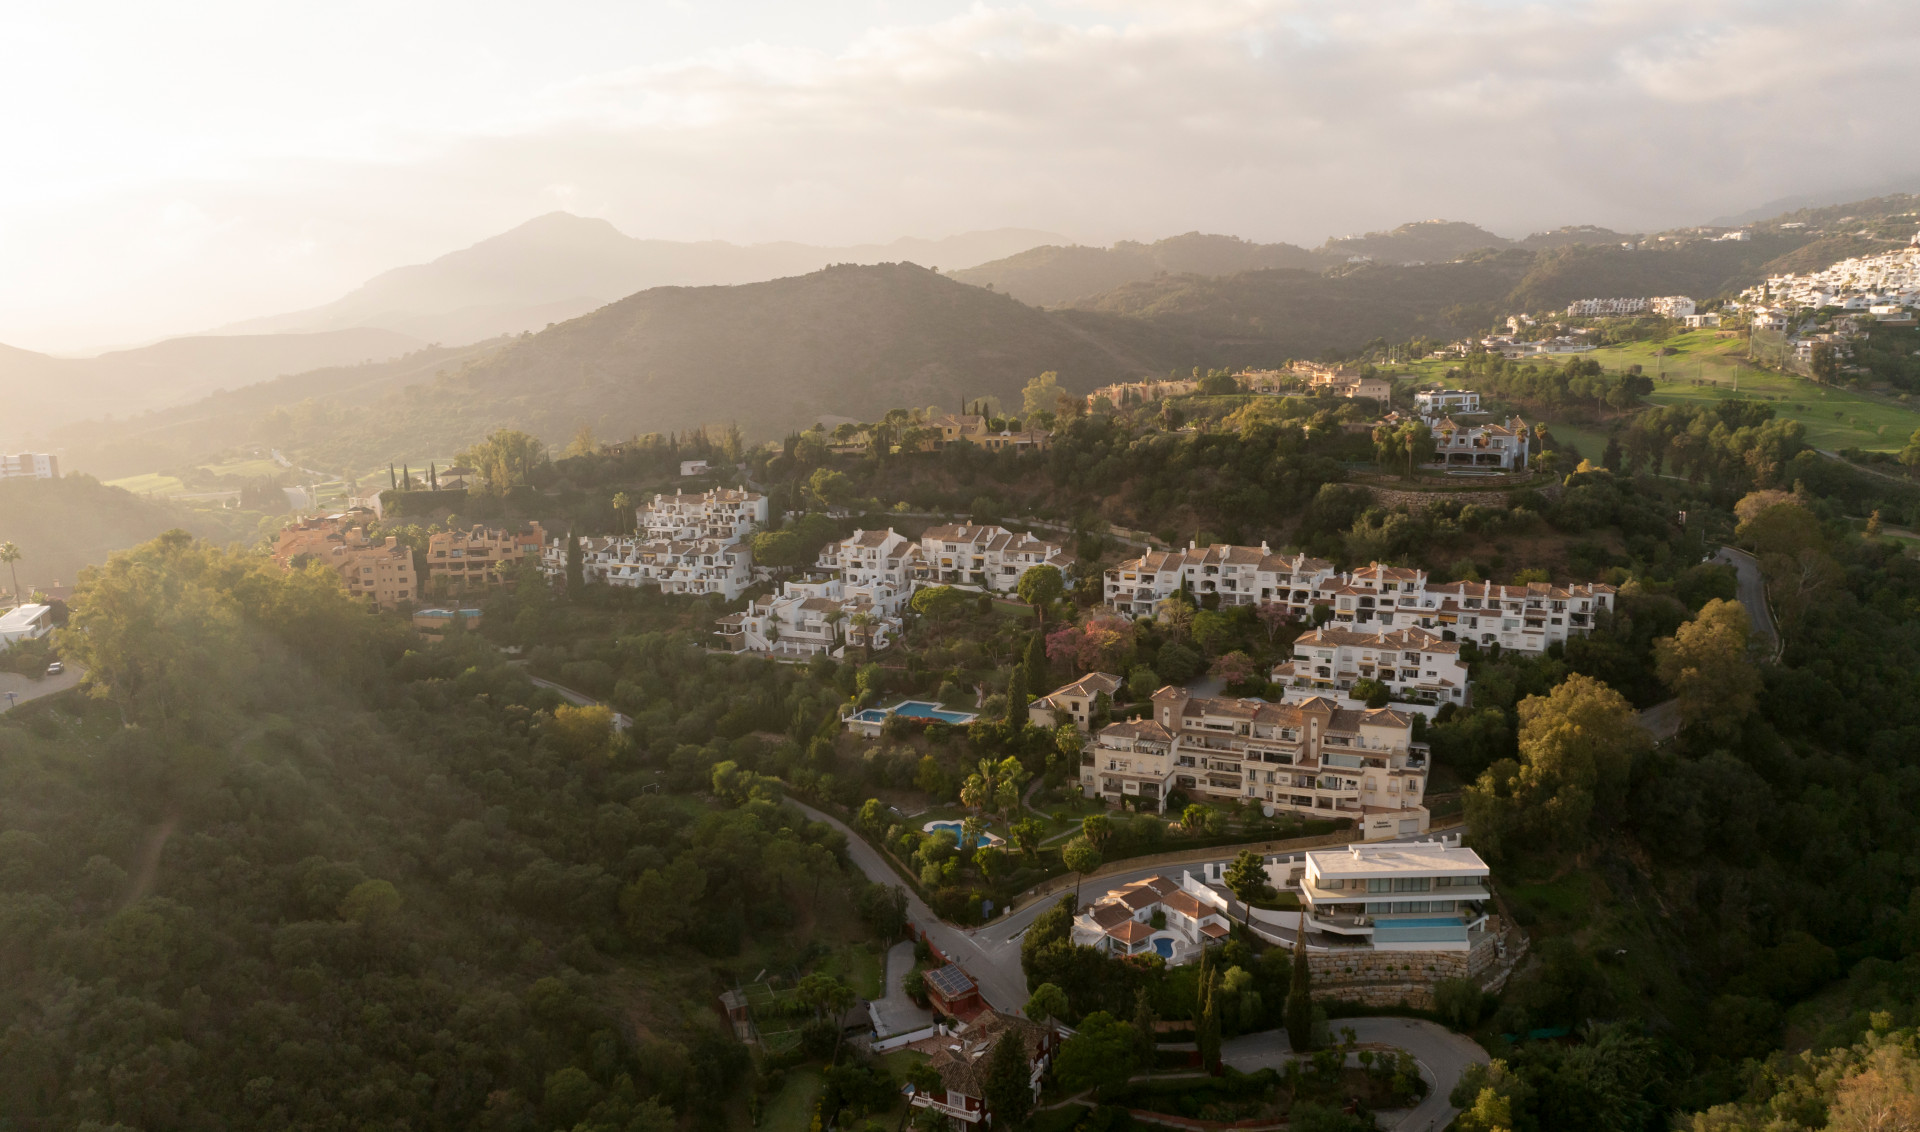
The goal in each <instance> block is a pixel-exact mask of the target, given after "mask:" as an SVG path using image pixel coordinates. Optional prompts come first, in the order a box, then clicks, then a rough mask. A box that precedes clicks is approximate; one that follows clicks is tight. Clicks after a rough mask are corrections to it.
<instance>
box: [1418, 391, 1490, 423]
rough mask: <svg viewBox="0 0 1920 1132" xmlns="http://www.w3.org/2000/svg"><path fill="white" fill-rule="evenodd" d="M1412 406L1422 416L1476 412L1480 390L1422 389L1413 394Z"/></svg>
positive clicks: (1478, 407) (1477, 410)
mask: <svg viewBox="0 0 1920 1132" xmlns="http://www.w3.org/2000/svg"><path fill="white" fill-rule="evenodd" d="M1413 407H1414V409H1415V410H1417V411H1418V412H1419V414H1420V415H1421V416H1423V417H1444V416H1449V415H1451V414H1453V413H1465V414H1473V413H1478V412H1479V411H1480V391H1479V390H1477V389H1422V390H1421V391H1420V392H1418V393H1415V394H1414V395H1413Z"/></svg>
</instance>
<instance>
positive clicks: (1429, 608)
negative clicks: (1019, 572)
mask: <svg viewBox="0 0 1920 1132" xmlns="http://www.w3.org/2000/svg"><path fill="white" fill-rule="evenodd" d="M1183 582H1184V583H1185V586H1186V590H1187V592H1188V593H1189V594H1191V595H1193V597H1194V598H1195V599H1196V600H1198V599H1200V598H1204V597H1206V596H1207V595H1209V594H1213V595H1217V596H1218V598H1219V603H1220V604H1221V605H1223V606H1226V605H1261V604H1266V603H1272V604H1274V605H1278V606H1281V607H1284V608H1285V610H1286V612H1287V614H1288V615H1289V616H1290V617H1291V618H1292V619H1293V620H1296V621H1305V620H1309V619H1310V618H1311V617H1312V616H1313V611H1314V608H1315V607H1316V606H1325V607H1327V609H1328V611H1329V617H1330V619H1331V622H1332V623H1333V624H1335V625H1336V626H1341V627H1351V628H1355V629H1358V630H1360V631H1361V632H1367V633H1381V632H1386V631H1389V630H1392V629H1394V628H1404V627H1408V626H1415V627H1418V628H1421V629H1426V630H1429V631H1432V632H1437V633H1439V634H1440V635H1441V637H1442V639H1450V640H1469V641H1474V642H1476V643H1478V644H1482V645H1492V644H1498V645H1500V646H1501V647H1502V648H1508V649H1519V650H1521V651H1522V652H1542V651H1544V650H1545V649H1546V647H1547V646H1548V645H1550V644H1553V643H1555V642H1564V641H1566V639H1567V638H1568V637H1569V636H1584V635H1586V634H1587V633H1588V632H1589V631H1590V630H1591V629H1592V628H1593V625H1594V620H1595V618H1597V617H1598V616H1599V615H1600V614H1601V613H1603V612H1607V611H1610V610H1611V609H1612V608H1613V598H1614V594H1615V592H1616V591H1615V590H1614V587H1612V586H1609V585H1607V584H1605V583H1604V582H1588V583H1577V582H1576V583H1569V584H1567V585H1564V586H1563V585H1554V584H1549V583H1546V582H1533V583H1530V584H1528V585H1520V586H1503V585H1496V584H1494V583H1491V582H1448V583H1445V584H1436V583H1430V582H1429V581H1428V580H1427V575H1426V572H1425V571H1423V570H1413V569H1406V568H1402V567H1396V566H1382V565H1381V564H1379V563H1377V562H1376V563H1374V564H1372V565H1370V566H1365V567H1362V568H1361V569H1359V570H1355V571H1353V572H1351V573H1346V574H1341V573H1336V572H1335V571H1334V569H1333V564H1332V563H1330V562H1327V561H1325V560H1323V559H1319V558H1309V557H1307V556H1306V555H1304V554H1294V555H1285V554H1274V553H1273V552H1272V551H1271V550H1269V549H1268V548H1267V546H1266V544H1265V543H1262V544H1261V545H1260V546H1257V547H1252V546H1225V545H1220V544H1216V545H1214V546H1210V547H1207V548H1205V549H1201V548H1200V547H1198V546H1196V545H1193V544H1189V545H1188V547H1187V549H1185V550H1152V551H1148V552H1147V553H1145V554H1142V555H1141V556H1140V557H1138V558H1133V559H1129V560H1127V561H1125V562H1122V563H1120V564H1119V565H1117V566H1114V567H1112V568H1110V569H1109V570H1108V571H1107V573H1106V605H1107V608H1109V609H1111V610H1113V611H1114V612H1115V613H1124V614H1128V615H1131V616H1134V617H1148V616H1152V615H1153V614H1154V613H1156V612H1157V611H1158V609H1159V606H1160V603H1161V602H1163V601H1165V600H1167V599H1168V598H1170V597H1172V596H1173V595H1174V594H1175V593H1176V592H1178V591H1179V590H1180V588H1181V585H1182V583H1183ZM1449 634H1451V636H1449Z"/></svg>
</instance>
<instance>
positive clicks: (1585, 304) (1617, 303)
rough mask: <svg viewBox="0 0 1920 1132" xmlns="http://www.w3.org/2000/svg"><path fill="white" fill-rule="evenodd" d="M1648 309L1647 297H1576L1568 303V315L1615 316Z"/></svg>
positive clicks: (1573, 316) (1575, 316)
mask: <svg viewBox="0 0 1920 1132" xmlns="http://www.w3.org/2000/svg"><path fill="white" fill-rule="evenodd" d="M1646 309H1647V300H1645V299H1575V300H1574V301H1573V302H1571V303H1568V304H1567V317H1568V318H1614V317H1618V316H1621V315H1629V314H1639V313H1640V312H1642V311H1644V310H1646Z"/></svg>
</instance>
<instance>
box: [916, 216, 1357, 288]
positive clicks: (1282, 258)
mask: <svg viewBox="0 0 1920 1132" xmlns="http://www.w3.org/2000/svg"><path fill="white" fill-rule="evenodd" d="M1321 262H1322V261H1321V260H1319V259H1316V258H1315V256H1314V254H1313V253H1312V252H1309V251H1307V250H1306V249H1305V248H1301V247H1296V246H1294V245H1293V244H1256V243H1253V242H1252V241H1250V240H1242V239H1239V238H1238V237H1235V236H1209V235H1204V234H1202V233H1199V232H1188V233H1187V234H1186V235H1184V236H1173V237H1170V238H1168V239H1165V240H1157V241H1155V242H1153V243H1151V244H1141V243H1135V242H1133V241H1131V240H1122V241H1121V242H1119V243H1117V244H1115V245H1113V246H1112V247H1110V248H1090V247H1082V246H1080V245H1073V246H1070V247H1059V246H1051V245H1050V246H1047V247H1040V248H1033V249H1030V250H1028V251H1024V252H1021V253H1020V254H1018V255H1014V256H1008V257H1007V258H1006V259H999V260H995V261H993V262H992V263H983V264H981V265H980V266H978V267H970V268H968V269H966V270H964V271H955V272H953V273H952V275H953V277H954V278H955V279H958V280H960V281H961V282H962V283H971V284H973V285H974V286H976V287H991V288H992V289H994V290H996V291H1004V292H1006V293H1007V294H1009V295H1012V296H1013V297H1014V298H1016V299H1019V300H1020V301H1021V302H1023V303H1034V304H1036V305H1039V306H1058V305H1060V304H1062V303H1070V302H1072V301H1073V300H1075V299H1081V298H1087V297H1090V296H1093V295H1098V294H1100V293H1102V292H1105V291H1111V290H1113V289H1114V288H1116V287H1122V286H1125V285H1126V284H1128V283H1137V282H1140V281H1142V280H1146V279H1152V278H1154V277H1155V276H1159V275H1166V274H1184V273H1191V274H1194V275H1235V274H1238V273H1240V272H1243V271H1259V270H1262V269H1265V268H1274V267H1292V268H1302V269H1307V270H1313V269H1317V268H1318V267H1319V266H1320V264H1321Z"/></svg>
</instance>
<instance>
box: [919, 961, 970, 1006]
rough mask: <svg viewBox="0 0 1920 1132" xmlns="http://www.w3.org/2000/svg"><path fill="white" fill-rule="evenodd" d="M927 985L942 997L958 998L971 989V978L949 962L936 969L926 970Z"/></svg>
mask: <svg viewBox="0 0 1920 1132" xmlns="http://www.w3.org/2000/svg"><path fill="white" fill-rule="evenodd" d="M927 985H928V986H930V987H932V988H933V989H934V990H936V991H938V992H939V993H940V995H941V997H943V998H958V997H960V996H961V995H964V994H969V993H971V992H972V991H973V980H972V979H970V978H968V977H967V973H966V972H965V971H962V970H961V969H960V968H958V967H956V966H954V965H953V964H951V963H949V964H947V965H946V966H945V967H942V968H940V969H939V970H937V971H928V972H927Z"/></svg>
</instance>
